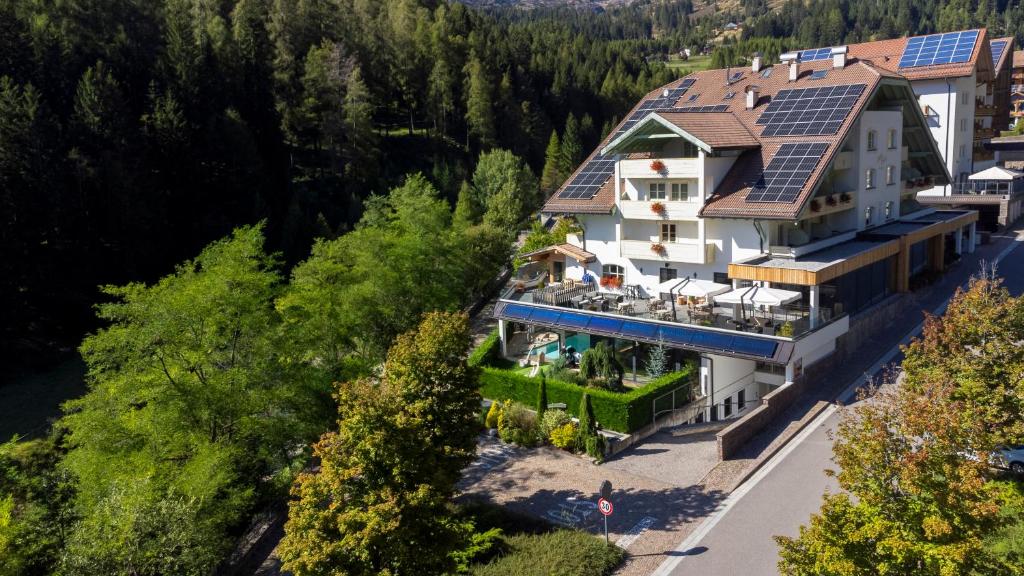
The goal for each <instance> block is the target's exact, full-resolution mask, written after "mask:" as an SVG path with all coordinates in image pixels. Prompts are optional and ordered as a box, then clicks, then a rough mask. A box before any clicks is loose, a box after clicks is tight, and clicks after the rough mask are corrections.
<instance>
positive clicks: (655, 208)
mask: <svg viewBox="0 0 1024 576" xmlns="http://www.w3.org/2000/svg"><path fill="white" fill-rule="evenodd" d="M651 212H654V213H655V214H657V215H658V216H664V215H665V204H663V203H662V202H651Z"/></svg>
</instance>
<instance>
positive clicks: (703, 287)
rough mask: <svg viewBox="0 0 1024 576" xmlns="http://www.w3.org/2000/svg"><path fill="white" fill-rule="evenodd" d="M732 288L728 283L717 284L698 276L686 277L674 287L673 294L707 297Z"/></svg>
mask: <svg viewBox="0 0 1024 576" xmlns="http://www.w3.org/2000/svg"><path fill="white" fill-rule="evenodd" d="M729 290H732V286H730V285H728V284H719V283H718V282H712V281H711V280H700V279H698V278H687V279H686V281H685V282H683V283H682V284H680V285H679V286H677V287H676V289H675V290H674V291H673V294H675V295H677V296H694V297H696V298H708V297H711V296H717V295H719V294H722V293H725V292H728V291H729Z"/></svg>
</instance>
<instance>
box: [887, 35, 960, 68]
mask: <svg viewBox="0 0 1024 576" xmlns="http://www.w3.org/2000/svg"><path fill="white" fill-rule="evenodd" d="M977 40H978V31H977V30H964V31H962V32H947V33H945V34H929V35H928V36H915V37H914V38H911V39H909V40H907V47H906V48H905V49H904V50H903V57H902V58H900V68H913V67H915V66H931V65H932V64H959V63H961V62H967V61H968V60H970V59H971V54H972V53H973V52H974V44H975V42H977Z"/></svg>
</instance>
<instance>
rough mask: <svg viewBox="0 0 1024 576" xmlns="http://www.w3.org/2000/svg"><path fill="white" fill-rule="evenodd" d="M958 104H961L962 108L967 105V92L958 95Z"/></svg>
mask: <svg viewBox="0 0 1024 576" xmlns="http://www.w3.org/2000/svg"><path fill="white" fill-rule="evenodd" d="M960 103H961V104H963V105H964V106H966V105H967V92H964V93H963V94H961V95H960Z"/></svg>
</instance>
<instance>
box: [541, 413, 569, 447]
mask: <svg viewBox="0 0 1024 576" xmlns="http://www.w3.org/2000/svg"><path fill="white" fill-rule="evenodd" d="M569 422H572V417H571V416H569V414H568V413H566V412H565V410H548V411H547V412H545V413H544V415H543V416H541V418H540V423H539V424H538V425H537V435H538V436H540V438H541V440H542V441H547V439H548V436H550V435H551V431H552V430H554V429H555V428H558V427H559V426H564V425H565V424H566V423H569Z"/></svg>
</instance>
